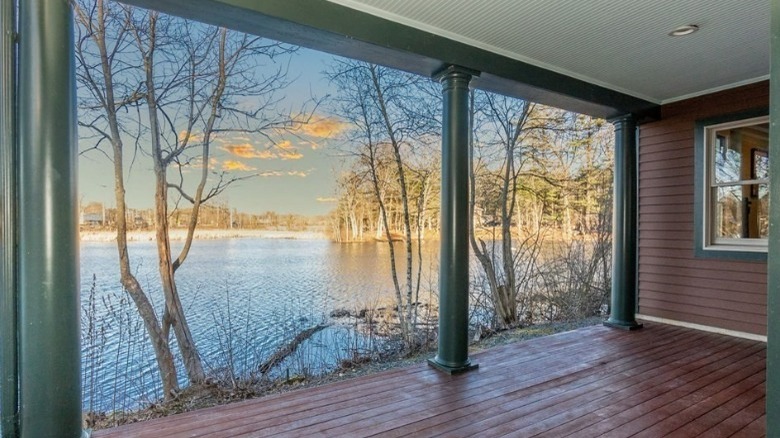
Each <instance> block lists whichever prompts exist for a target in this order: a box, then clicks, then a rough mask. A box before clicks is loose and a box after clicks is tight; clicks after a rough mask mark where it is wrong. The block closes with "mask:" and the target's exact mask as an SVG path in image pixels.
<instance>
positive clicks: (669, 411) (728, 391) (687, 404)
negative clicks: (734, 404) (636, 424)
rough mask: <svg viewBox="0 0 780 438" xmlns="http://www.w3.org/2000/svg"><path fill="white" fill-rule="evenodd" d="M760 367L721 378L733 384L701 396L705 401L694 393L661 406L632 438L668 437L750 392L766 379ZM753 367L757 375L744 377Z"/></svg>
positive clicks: (754, 428)
mask: <svg viewBox="0 0 780 438" xmlns="http://www.w3.org/2000/svg"><path fill="white" fill-rule="evenodd" d="M761 365H762V363H761V362H758V363H757V364H756V365H755V366H752V367H750V369H749V370H747V369H746V370H744V371H739V372H737V373H735V374H734V375H733V376H729V378H728V379H724V380H723V381H722V382H730V381H734V382H735V383H732V384H731V385H730V386H727V387H724V388H723V389H721V390H720V391H718V392H717V393H714V394H711V395H708V396H704V398H701V397H702V395H703V394H698V393H696V394H693V395H691V396H688V397H684V398H682V399H680V400H679V402H677V403H670V404H668V405H666V406H664V408H663V409H660V410H658V411H654V412H652V413H651V414H652V415H651V417H653V421H654V423H653V424H651V425H649V427H645V428H644V430H642V431H641V432H638V433H637V434H636V435H635V438H655V437H659V436H665V435H668V434H670V433H672V432H674V431H675V430H677V429H679V428H680V427H682V426H684V425H686V424H688V423H690V422H691V421H693V420H695V419H697V418H699V417H701V416H702V415H704V414H706V413H708V412H710V411H711V410H713V409H715V408H717V407H718V406H720V405H721V404H722V403H723V401H724V400H731V399H732V398H734V397H737V396H739V395H740V394H742V393H744V392H746V391H750V390H753V389H754V388H755V387H756V385H758V384H760V383H761V382H762V381H764V378H765V372H764V367H761ZM756 367H758V370H757V371H756V372H754V373H753V374H751V375H750V376H749V377H747V378H744V377H743V376H744V375H745V374H750V373H751V372H753V371H754V369H755V368H756ZM739 379H741V380H739ZM754 422H755V421H754ZM751 424H752V423H751ZM758 427H760V426H759V425H757V424H755V425H753V426H752V428H753V430H754V431H756V432H757V430H756V428H758ZM754 436H756V435H754Z"/></svg>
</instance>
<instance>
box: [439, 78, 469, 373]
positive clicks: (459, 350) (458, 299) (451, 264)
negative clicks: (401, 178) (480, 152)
mask: <svg viewBox="0 0 780 438" xmlns="http://www.w3.org/2000/svg"><path fill="white" fill-rule="evenodd" d="M476 74H477V72H474V71H471V70H467V69H463V68H459V67H455V66H450V67H447V68H446V69H444V70H442V71H441V72H439V73H438V74H436V75H435V76H434V78H435V79H437V80H439V81H440V82H441V84H442V94H443V98H444V114H443V128H442V161H441V163H442V164H441V168H442V170H441V243H440V244H441V252H440V262H439V345H438V351H437V354H436V357H435V358H433V359H430V360H429V361H428V363H429V364H431V365H432V366H434V367H436V368H437V369H439V370H442V371H444V372H447V373H449V374H454V373H461V372H465V371H469V370H472V369H475V368H477V365H476V364H473V363H471V361H470V360H469V356H468V311H469V309H468V307H469V240H468V238H469V235H468V232H469V220H470V218H469V208H468V202H469V174H468V172H469V162H468V160H469V144H468V142H469V130H470V129H471V127H470V126H469V82H470V81H471V78H472V77H473V76H475V75H476Z"/></svg>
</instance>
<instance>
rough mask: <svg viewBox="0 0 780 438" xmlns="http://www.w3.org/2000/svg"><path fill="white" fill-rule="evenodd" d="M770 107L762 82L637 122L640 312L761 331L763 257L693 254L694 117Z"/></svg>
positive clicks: (763, 324) (764, 277) (683, 103)
mask: <svg viewBox="0 0 780 438" xmlns="http://www.w3.org/2000/svg"><path fill="white" fill-rule="evenodd" d="M768 106H769V84H768V82H761V83H757V84H752V85H748V86H744V87H740V88H737V89H732V90H727V91H723V92H719V93H714V94H710V95H706V96H702V97H697V98H693V99H689V100H685V101H681V102H675V103H672V104H668V105H664V106H663V107H662V109H661V120H659V121H656V122H652V123H645V124H642V125H641V126H640V128H639V249H638V250H639V265H638V287H639V302H638V305H639V309H638V310H639V313H640V314H641V315H648V316H654V317H657V318H665V319H670V320H675V321H682V322H686V323H694V324H701V325H706V326H711V327H717V328H721V329H727V330H736V331H741V332H747V333H752V334H759V335H765V334H766V329H767V326H766V315H767V312H766V291H767V287H766V280H767V270H766V262H765V261H762V262H750V261H735V260H721V259H711V258H697V257H696V256H695V253H694V132H695V126H694V125H695V122H696V121H697V120H701V119H706V118H711V117H717V116H721V115H724V114H729V113H736V112H741V111H747V110H751V109H757V108H766V107H768Z"/></svg>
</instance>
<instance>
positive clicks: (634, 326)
mask: <svg viewBox="0 0 780 438" xmlns="http://www.w3.org/2000/svg"><path fill="white" fill-rule="evenodd" d="M604 326H606V327H611V328H616V329H620V330H627V331H634V330H639V329H641V328H642V327H644V325H643V324H641V323H638V322H636V321H631V322H612V321H604Z"/></svg>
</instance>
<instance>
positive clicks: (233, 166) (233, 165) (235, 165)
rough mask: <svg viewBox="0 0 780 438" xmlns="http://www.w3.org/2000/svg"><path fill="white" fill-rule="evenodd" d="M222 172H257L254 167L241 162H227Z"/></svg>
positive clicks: (223, 164)
mask: <svg viewBox="0 0 780 438" xmlns="http://www.w3.org/2000/svg"><path fill="white" fill-rule="evenodd" d="M222 170H224V171H228V172H229V171H231V170H238V171H242V172H249V171H251V170H257V169H256V168H254V167H251V166H248V165H246V164H245V163H242V162H240V161H234V160H226V161H225V162H224V163H222Z"/></svg>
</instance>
